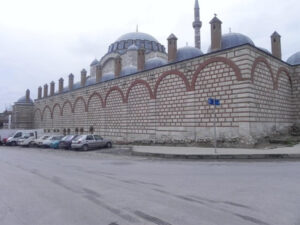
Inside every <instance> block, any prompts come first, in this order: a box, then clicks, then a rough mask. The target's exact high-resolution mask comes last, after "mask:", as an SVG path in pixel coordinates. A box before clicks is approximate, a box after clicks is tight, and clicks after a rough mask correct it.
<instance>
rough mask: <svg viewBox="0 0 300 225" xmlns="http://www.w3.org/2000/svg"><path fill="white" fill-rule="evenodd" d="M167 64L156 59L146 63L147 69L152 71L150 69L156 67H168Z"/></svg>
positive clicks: (160, 59)
mask: <svg viewBox="0 0 300 225" xmlns="http://www.w3.org/2000/svg"><path fill="white" fill-rule="evenodd" d="M167 63H168V62H167V60H165V59H162V58H158V57H155V58H152V59H149V60H147V62H146V63H145V69H146V70H150V69H153V68H156V67H160V66H163V65H166V64H167Z"/></svg>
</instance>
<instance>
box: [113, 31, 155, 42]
mask: <svg viewBox="0 0 300 225" xmlns="http://www.w3.org/2000/svg"><path fill="white" fill-rule="evenodd" d="M127 40H147V41H153V42H158V41H157V40H156V39H155V38H154V37H152V36H151V35H150V34H146V33H142V32H132V33H127V34H124V35H122V36H121V37H119V38H118V40H117V41H116V42H120V41H127Z"/></svg>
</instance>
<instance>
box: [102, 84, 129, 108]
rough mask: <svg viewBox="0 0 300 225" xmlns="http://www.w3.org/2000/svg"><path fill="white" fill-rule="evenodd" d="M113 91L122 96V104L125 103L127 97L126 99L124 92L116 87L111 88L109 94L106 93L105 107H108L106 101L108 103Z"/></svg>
mask: <svg viewBox="0 0 300 225" xmlns="http://www.w3.org/2000/svg"><path fill="white" fill-rule="evenodd" d="M113 91H117V92H119V93H120V95H121V98H122V102H123V103H125V97H124V94H123V91H122V90H121V89H120V88H119V87H118V86H114V87H112V88H110V89H109V90H108V92H107V93H106V96H105V99H104V107H106V101H107V98H108V96H109V95H110V94H111V93H112V92H113Z"/></svg>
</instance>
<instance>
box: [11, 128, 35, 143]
mask: <svg viewBox="0 0 300 225" xmlns="http://www.w3.org/2000/svg"><path fill="white" fill-rule="evenodd" d="M24 137H27V138H28V137H34V138H37V131H34V130H18V131H16V132H15V133H14V134H13V135H12V136H10V137H9V138H8V139H7V141H6V145H11V146H16V145H17V144H18V141H19V140H20V139H21V138H23V139H24Z"/></svg>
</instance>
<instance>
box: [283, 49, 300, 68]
mask: <svg viewBox="0 0 300 225" xmlns="http://www.w3.org/2000/svg"><path fill="white" fill-rule="evenodd" d="M286 62H287V63H288V64H291V65H293V66H294V65H300V52H296V53H295V54H293V55H292V56H290V57H289V58H288V59H287V61H286Z"/></svg>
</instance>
